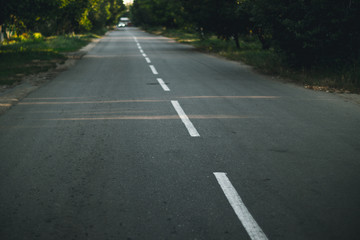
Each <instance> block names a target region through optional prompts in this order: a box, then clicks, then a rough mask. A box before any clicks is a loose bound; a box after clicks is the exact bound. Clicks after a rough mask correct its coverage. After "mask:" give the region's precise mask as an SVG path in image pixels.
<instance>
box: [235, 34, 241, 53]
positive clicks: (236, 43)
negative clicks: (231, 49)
mask: <svg viewBox="0 0 360 240" xmlns="http://www.w3.org/2000/svg"><path fill="white" fill-rule="evenodd" d="M234 41H235V45H236V48H237V49H240V43H239V34H237V33H236V34H234Z"/></svg>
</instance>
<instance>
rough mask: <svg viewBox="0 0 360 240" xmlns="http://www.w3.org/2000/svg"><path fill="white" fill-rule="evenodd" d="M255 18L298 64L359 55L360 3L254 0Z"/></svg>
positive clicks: (313, 0)
mask: <svg viewBox="0 0 360 240" xmlns="http://www.w3.org/2000/svg"><path fill="white" fill-rule="evenodd" d="M253 2H254V3H253V8H252V15H253V20H254V21H255V23H256V26H257V27H258V29H261V31H262V32H265V33H266V34H267V35H268V36H269V37H270V38H271V41H272V45H273V46H274V47H275V48H276V49H277V50H278V51H281V52H283V53H284V54H285V55H286V56H287V58H288V60H289V61H290V62H291V63H292V64H294V65H301V66H311V65H312V64H314V63H317V64H319V63H320V64H333V63H334V59H337V60H340V59H341V60H345V61H346V60H347V59H355V58H358V57H359V47H360V45H359V44H360V5H359V4H360V3H359V1H358V0H357V1H352V0H347V1H336V0H292V1H282V0H254V1H253Z"/></svg>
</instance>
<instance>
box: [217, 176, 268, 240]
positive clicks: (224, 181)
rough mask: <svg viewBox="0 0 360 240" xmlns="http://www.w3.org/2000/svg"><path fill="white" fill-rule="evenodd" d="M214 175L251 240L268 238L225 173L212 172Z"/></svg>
mask: <svg viewBox="0 0 360 240" xmlns="http://www.w3.org/2000/svg"><path fill="white" fill-rule="evenodd" d="M214 175H215V177H216V179H217V181H218V183H219V185H220V187H221V189H222V190H223V192H224V194H225V196H226V198H227V199H228V201H229V203H230V205H231V207H232V208H233V209H234V211H235V213H236V215H237V216H238V218H239V220H240V221H241V223H242V225H243V226H244V228H245V230H246V231H247V233H248V234H249V236H250V238H251V239H252V240H268V238H267V237H266V235H265V233H264V232H263V231H262V229H261V228H260V226H259V225H258V224H257V222H256V221H255V219H254V218H253V217H252V216H251V214H250V212H249V210H248V209H247V208H246V206H245V204H244V202H243V201H242V200H241V197H240V195H239V194H238V193H237V192H236V189H235V188H234V186H233V185H232V184H231V182H230V180H229V178H228V177H227V176H226V173H222V172H214Z"/></svg>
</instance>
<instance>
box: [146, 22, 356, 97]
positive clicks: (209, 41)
mask: <svg viewBox="0 0 360 240" xmlns="http://www.w3.org/2000/svg"><path fill="white" fill-rule="evenodd" d="M145 30H147V31H149V32H151V33H154V34H159V35H164V36H166V37H170V38H173V39H174V40H176V41H178V42H181V43H188V44H191V45H193V46H195V47H196V48H197V49H199V50H200V51H203V52H207V53H213V54H217V55H220V56H222V57H225V58H227V59H230V60H234V61H241V62H244V63H246V64H248V65H251V66H253V67H254V68H255V69H256V70H257V71H260V72H262V73H265V74H269V75H273V76H277V77H281V78H282V79H286V80H288V81H291V82H295V83H298V84H301V85H303V86H305V87H306V88H312V89H316V90H324V91H329V92H355V93H360V61H358V62H357V63H353V64H343V65H339V66H338V67H336V68H334V67H326V66H315V67H312V68H311V69H296V68H293V67H290V66H289V65H288V64H287V62H286V61H285V60H284V58H283V57H282V56H281V55H280V54H279V53H277V52H275V51H274V50H273V49H270V50H264V49H262V48H261V43H260V42H259V41H258V40H257V39H256V38H255V37H245V38H242V39H240V48H239V49H238V48H236V46H235V43H234V42H233V41H225V40H222V39H218V38H217V37H215V36H208V37H207V38H205V39H200V37H199V35H198V34H197V33H192V32H188V31H184V30H177V29H165V28H152V29H145Z"/></svg>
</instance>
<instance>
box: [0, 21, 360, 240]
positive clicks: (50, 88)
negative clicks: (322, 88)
mask: <svg viewBox="0 0 360 240" xmlns="http://www.w3.org/2000/svg"><path fill="white" fill-rule="evenodd" d="M160 83H161V84H160ZM0 159H1V161H0V239H4V240H10V239H62V240H63V239H259V240H263V239H283V240H289V239H292V240H296V239H316V240H318V239H326V240H329V239H337V240H338V239H347V240H349V239H359V236H360V228H359V224H360V106H359V105H356V104H353V103H351V102H346V101H345V100H344V99H342V98H340V97H338V96H336V95H334V94H330V93H323V92H315V91H311V90H306V89H303V88H301V87H298V86H295V85H292V84H287V83H283V82H279V81H275V80H272V79H271V78H270V77H266V76H262V75H259V74H256V73H254V72H253V71H252V70H251V69H250V68H248V67H247V66H244V65H242V64H239V63H234V62H230V61H226V60H223V59H219V58H216V57H213V56H209V55H205V54H202V53H199V52H197V51H195V50H194V49H193V48H192V47H190V46H187V45H182V44H177V43H175V42H174V41H172V40H170V39H167V38H164V37H159V36H154V35H150V34H148V33H144V32H142V31H139V30H138V29H136V28H128V29H125V30H121V31H114V32H111V33H110V34H109V35H107V36H106V37H104V38H103V39H102V40H101V41H100V42H99V43H98V44H97V45H96V46H95V47H94V48H93V49H92V50H91V51H90V52H89V53H88V54H87V55H85V56H84V57H83V59H82V60H80V61H79V62H78V63H77V64H76V65H75V66H74V67H72V68H70V69H69V70H67V71H65V72H63V73H61V74H60V75H59V76H57V77H56V78H55V79H54V80H53V81H51V82H49V83H48V84H46V85H45V86H43V87H41V88H39V89H38V90H36V91H35V92H33V93H31V94H30V95H29V96H28V97H26V98H25V99H23V100H22V101H21V102H19V103H18V104H17V105H16V106H14V107H13V108H11V109H10V110H9V111H7V112H6V113H5V114H3V115H2V116H0Z"/></svg>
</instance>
